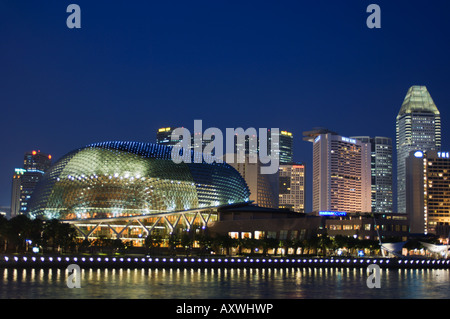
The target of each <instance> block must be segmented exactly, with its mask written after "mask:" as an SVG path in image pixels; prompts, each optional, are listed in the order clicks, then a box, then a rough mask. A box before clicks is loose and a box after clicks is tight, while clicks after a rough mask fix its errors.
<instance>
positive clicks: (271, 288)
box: [0, 268, 450, 300]
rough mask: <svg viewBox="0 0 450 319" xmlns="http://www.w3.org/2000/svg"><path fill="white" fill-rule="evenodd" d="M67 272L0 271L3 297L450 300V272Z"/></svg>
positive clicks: (263, 270)
mask: <svg viewBox="0 0 450 319" xmlns="http://www.w3.org/2000/svg"><path fill="white" fill-rule="evenodd" d="M68 275H69V273H68V272H67V271H66V270H65V269H0V298H2V299H6V298H14V299H20V298H26V299H96V298H102V299H110V298H121V299H131V298H132V299H180V300H181V299H190V298H191V299H241V298H245V299H306V298H321V299H323V298H325V299H327V298H359V299H361V298H364V299H365V298H387V299H401V298H408V299H411V298H420V299H427V298H431V299H447V298H450V289H449V283H450V271H449V270H439V269H416V270H414V269H399V270H396V269H395V270H393V269H385V270H382V272H381V288H378V289H377V288H372V289H370V288H368V287H367V284H366V280H367V277H368V273H367V272H366V270H365V269H350V268H341V269H334V268H331V269H312V268H284V269H283V268H282V269H176V268H174V269H82V271H81V288H79V289H77V288H73V289H70V288H68V287H67V279H68Z"/></svg>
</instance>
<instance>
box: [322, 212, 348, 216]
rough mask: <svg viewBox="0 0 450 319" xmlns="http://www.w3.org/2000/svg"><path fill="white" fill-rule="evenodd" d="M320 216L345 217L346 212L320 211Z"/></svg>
mask: <svg viewBox="0 0 450 319" xmlns="http://www.w3.org/2000/svg"><path fill="white" fill-rule="evenodd" d="M319 215H320V216H347V212H335V211H320V212H319Z"/></svg>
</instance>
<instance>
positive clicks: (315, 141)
mask: <svg viewBox="0 0 450 319" xmlns="http://www.w3.org/2000/svg"><path fill="white" fill-rule="evenodd" d="M318 141H320V135H319V136H317V137H316V139H315V140H314V143H317V142H318Z"/></svg>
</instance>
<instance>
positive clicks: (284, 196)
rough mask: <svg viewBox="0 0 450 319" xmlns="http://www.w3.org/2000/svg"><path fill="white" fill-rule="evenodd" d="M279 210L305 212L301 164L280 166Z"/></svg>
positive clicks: (303, 169)
mask: <svg viewBox="0 0 450 319" xmlns="http://www.w3.org/2000/svg"><path fill="white" fill-rule="evenodd" d="M278 181H279V187H278V191H279V203H278V207H279V208H286V209H290V210H292V211H294V212H298V213H304V212H305V165H303V164H302V163H291V164H280V169H279V177H278Z"/></svg>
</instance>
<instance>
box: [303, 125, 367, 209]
mask: <svg viewBox="0 0 450 319" xmlns="http://www.w3.org/2000/svg"><path fill="white" fill-rule="evenodd" d="M315 132H316V133H317V134H315V133H311V132H305V133H304V135H305V138H304V139H305V140H308V141H311V140H312V138H313V136H314V134H315V138H314V140H313V177H312V178H313V211H315V212H319V211H346V212H370V211H371V174H370V155H371V154H370V145H369V144H366V143H362V142H361V141H358V140H356V139H351V138H348V137H344V136H340V135H337V134H336V133H333V132H329V131H327V130H316V131H315ZM321 132H329V133H325V134H320V133H321Z"/></svg>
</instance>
